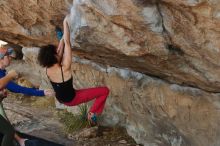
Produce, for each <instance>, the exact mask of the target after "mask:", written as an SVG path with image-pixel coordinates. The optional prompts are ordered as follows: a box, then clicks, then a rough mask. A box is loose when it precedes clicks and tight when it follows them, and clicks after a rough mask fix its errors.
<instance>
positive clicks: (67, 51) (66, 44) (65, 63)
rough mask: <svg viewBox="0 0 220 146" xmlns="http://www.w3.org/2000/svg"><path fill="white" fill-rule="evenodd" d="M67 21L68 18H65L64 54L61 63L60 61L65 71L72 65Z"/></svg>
mask: <svg viewBox="0 0 220 146" xmlns="http://www.w3.org/2000/svg"><path fill="white" fill-rule="evenodd" d="M68 19H69V17H68V16H67V17H66V18H65V19H64V21H63V28H64V34H63V39H64V53H63V61H62V65H63V66H64V68H65V69H67V70H68V69H70V68H71V63H72V50H71V44H70V29H69V25H68Z"/></svg>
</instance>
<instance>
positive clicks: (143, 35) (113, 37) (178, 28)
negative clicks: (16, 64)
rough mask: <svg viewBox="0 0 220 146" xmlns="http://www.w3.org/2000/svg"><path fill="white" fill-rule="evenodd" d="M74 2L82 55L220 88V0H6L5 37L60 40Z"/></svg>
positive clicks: (1, 5)
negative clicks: (58, 36)
mask: <svg viewBox="0 0 220 146" xmlns="http://www.w3.org/2000/svg"><path fill="white" fill-rule="evenodd" d="M70 4H72V9H71V20H70V25H71V40H72V42H73V41H75V43H73V46H75V50H76V52H75V53H77V55H79V56H81V57H83V58H87V59H90V60H93V61H95V62H99V63H102V64H108V65H112V66H116V67H123V68H130V69H132V70H135V71H138V72H141V73H144V74H149V75H152V76H156V77H159V78H163V79H165V80H167V81H169V82H173V83H178V84H184V85H189V86H195V87H198V88H202V89H204V90H206V91H213V92H219V89H220V70H219V65H220V59H219V55H220V53H219V47H220V43H219V42H220V40H219V38H220V33H219V28H220V27H219V26H220V3H219V2H218V1H217V0H211V1H210V0H199V1H196V0H174V1H171V0H148V1H141V0H93V1H91V0H74V1H73V3H72V2H71V1H64V0H56V1H52V0H48V1H43V0H32V1H26V0H22V1H21V0H2V1H1V2H0V10H1V14H0V18H1V21H0V26H1V27H0V39H3V40H6V41H10V42H13V43H15V44H20V45H23V46H24V45H25V46H27V45H29V46H30V45H36V46H39V45H41V44H48V43H53V44H56V43H57V40H56V38H55V32H54V27H55V25H59V26H61V25H62V19H63V17H64V15H65V14H67V12H68V11H69V8H70V7H69V6H70Z"/></svg>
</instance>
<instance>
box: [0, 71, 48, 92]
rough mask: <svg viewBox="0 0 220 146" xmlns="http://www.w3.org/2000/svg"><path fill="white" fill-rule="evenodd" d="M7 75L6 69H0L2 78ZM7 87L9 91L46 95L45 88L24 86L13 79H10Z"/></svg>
mask: <svg viewBox="0 0 220 146" xmlns="http://www.w3.org/2000/svg"><path fill="white" fill-rule="evenodd" d="M5 75H6V70H2V69H0V78H2V77H4V76H5ZM6 88H7V89H8V90H9V91H11V92H14V93H23V94H25V95H29V96H45V95H44V91H43V90H38V89H35V88H27V87H23V86H20V85H18V84H16V83H15V82H13V81H10V82H9V83H8V84H7V86H6Z"/></svg>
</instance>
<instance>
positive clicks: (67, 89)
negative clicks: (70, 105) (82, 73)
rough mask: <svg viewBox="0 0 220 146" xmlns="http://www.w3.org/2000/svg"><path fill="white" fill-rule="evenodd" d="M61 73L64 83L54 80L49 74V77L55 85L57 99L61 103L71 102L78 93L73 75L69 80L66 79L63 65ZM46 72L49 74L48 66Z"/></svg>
mask: <svg viewBox="0 0 220 146" xmlns="http://www.w3.org/2000/svg"><path fill="white" fill-rule="evenodd" d="M61 73H62V79H63V82H62V83H56V82H52V81H51V80H50V78H49V77H48V75H47V77H48V78H49V80H50V82H51V84H52V86H53V89H54V91H55V93H56V98H57V100H58V101H59V102H61V103H64V102H70V101H72V100H73V99H74V97H75V95H76V92H75V89H74V88H73V78H72V77H71V78H70V79H69V80H67V81H64V77H63V69H62V66H61ZM46 74H47V68H46Z"/></svg>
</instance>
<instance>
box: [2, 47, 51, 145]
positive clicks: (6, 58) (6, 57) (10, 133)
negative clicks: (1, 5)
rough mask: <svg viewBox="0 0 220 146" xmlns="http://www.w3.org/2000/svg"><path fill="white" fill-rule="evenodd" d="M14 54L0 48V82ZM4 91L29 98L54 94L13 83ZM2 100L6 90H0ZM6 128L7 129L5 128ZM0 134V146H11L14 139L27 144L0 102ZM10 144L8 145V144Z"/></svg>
mask: <svg viewBox="0 0 220 146" xmlns="http://www.w3.org/2000/svg"><path fill="white" fill-rule="evenodd" d="M15 57H16V54H15V51H14V50H13V49H7V48H1V47H0V80H1V79H3V78H5V76H7V71H6V70H5V68H6V67H8V66H9V65H10V62H11V59H12V58H15ZM5 89H8V90H9V91H11V92H14V93H22V94H25V95H29V96H53V95H54V92H53V90H51V89H47V90H38V89H36V88H27V87H23V86H20V85H18V84H16V83H15V82H13V81H9V82H8V83H7V84H6V86H5ZM1 93H2V95H4V98H5V97H7V92H6V90H1ZM6 127H7V128H6ZM0 133H2V134H4V137H5V139H4V138H3V141H2V143H1V146H12V141H13V139H14V138H15V139H16V140H17V141H18V143H19V144H20V146H25V143H27V142H28V140H27V139H23V138H21V137H19V136H18V135H17V134H16V132H15V130H14V128H13V127H12V126H11V124H10V122H9V120H8V118H7V116H6V114H5V112H4V108H3V106H2V102H0ZM9 143H10V144H9Z"/></svg>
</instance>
